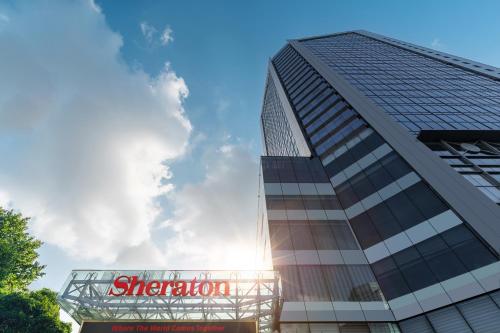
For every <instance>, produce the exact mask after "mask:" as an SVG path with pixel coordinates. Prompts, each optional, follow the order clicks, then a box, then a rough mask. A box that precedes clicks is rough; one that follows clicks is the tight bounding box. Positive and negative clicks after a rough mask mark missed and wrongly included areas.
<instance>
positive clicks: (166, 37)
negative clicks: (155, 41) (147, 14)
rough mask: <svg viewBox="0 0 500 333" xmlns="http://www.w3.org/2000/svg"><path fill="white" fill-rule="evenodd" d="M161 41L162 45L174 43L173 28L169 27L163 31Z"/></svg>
mask: <svg viewBox="0 0 500 333" xmlns="http://www.w3.org/2000/svg"><path fill="white" fill-rule="evenodd" d="M160 41H161V45H167V44H168V43H171V42H173V41H174V31H173V30H172V28H170V27H169V26H167V27H165V29H163V32H162V34H161V38H160Z"/></svg>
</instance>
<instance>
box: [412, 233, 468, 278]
mask: <svg viewBox="0 0 500 333" xmlns="http://www.w3.org/2000/svg"><path fill="white" fill-rule="evenodd" d="M416 247H417V250H418V251H419V252H420V254H421V255H422V256H423V257H424V259H425V261H426V262H427V264H428V265H429V267H430V268H431V270H432V271H433V272H434V275H435V276H436V278H437V279H438V280H439V281H444V280H447V279H449V278H452V277H455V276H457V275H460V274H462V273H465V272H466V269H465V267H464V265H463V264H462V263H461V262H460V261H459V260H458V258H457V256H456V255H455V254H454V253H453V252H452V251H451V249H450V248H449V247H448V246H447V245H446V243H445V242H444V241H443V240H442V239H441V237H439V236H434V237H432V238H429V239H427V240H425V241H423V242H421V243H418V244H417V245H416Z"/></svg>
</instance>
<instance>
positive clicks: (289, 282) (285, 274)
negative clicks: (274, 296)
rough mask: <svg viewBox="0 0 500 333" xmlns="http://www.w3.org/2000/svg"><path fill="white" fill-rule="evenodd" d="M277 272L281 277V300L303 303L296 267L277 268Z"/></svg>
mask: <svg viewBox="0 0 500 333" xmlns="http://www.w3.org/2000/svg"><path fill="white" fill-rule="evenodd" d="M278 271H279V273H280V276H281V285H282V287H283V298H284V299H286V300H287V301H304V297H303V295H302V291H301V288H300V280H299V274H298V269H297V266H279V267H278Z"/></svg>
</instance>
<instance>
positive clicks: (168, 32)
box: [139, 21, 174, 46]
mask: <svg viewBox="0 0 500 333" xmlns="http://www.w3.org/2000/svg"><path fill="white" fill-rule="evenodd" d="M139 27H140V29H141V32H142V35H143V36H144V39H146V41H147V42H148V44H149V45H152V46H158V45H161V46H166V45H167V44H170V43H172V42H173V41H174V31H173V30H172V28H170V26H168V25H167V26H166V27H165V28H164V29H163V31H162V32H161V34H159V33H158V29H156V28H155V27H154V26H153V25H152V24H150V23H148V22H146V21H143V22H141V23H140V24H139ZM157 38H158V39H157Z"/></svg>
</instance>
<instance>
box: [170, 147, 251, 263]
mask: <svg viewBox="0 0 500 333" xmlns="http://www.w3.org/2000/svg"><path fill="white" fill-rule="evenodd" d="M250 151H251V150H250V148H249V147H248V146H247V145H244V144H224V145H222V146H221V147H220V148H218V149H216V150H215V151H211V152H209V154H207V156H208V157H207V161H206V174H205V178H204V179H203V180H202V181H201V182H199V183H195V184H188V185H186V186H184V187H183V188H182V189H180V190H179V191H175V192H172V193H171V194H169V197H170V198H171V200H172V202H173V204H174V207H175V210H174V215H173V217H172V219H170V220H169V221H167V223H166V224H165V226H166V227H168V228H170V229H172V230H173V231H174V232H175V233H174V234H175V236H174V237H172V238H171V239H169V240H168V241H167V245H166V247H165V257H166V260H167V262H168V264H169V265H170V266H173V267H178V268H211V269H228V268H233V269H237V268H253V265H254V263H255V237H256V234H255V232H256V224H257V191H258V175H259V173H258V170H259V164H258V161H257V159H256V158H255V157H254V156H252V154H251V153H250ZM186 258H189V260H188V262H186V261H185V260H184V259H186ZM186 265H189V266H186Z"/></svg>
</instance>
